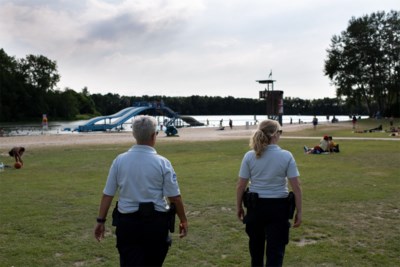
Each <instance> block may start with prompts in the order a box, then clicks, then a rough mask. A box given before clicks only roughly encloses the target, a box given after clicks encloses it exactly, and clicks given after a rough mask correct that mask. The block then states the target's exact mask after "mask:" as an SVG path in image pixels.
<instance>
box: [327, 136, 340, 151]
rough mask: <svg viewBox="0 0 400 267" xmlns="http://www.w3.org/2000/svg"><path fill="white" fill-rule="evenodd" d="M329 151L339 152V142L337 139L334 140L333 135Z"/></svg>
mask: <svg viewBox="0 0 400 267" xmlns="http://www.w3.org/2000/svg"><path fill="white" fill-rule="evenodd" d="M328 140H329V152H339V144H336V143H335V141H333V137H332V136H329V137H328Z"/></svg>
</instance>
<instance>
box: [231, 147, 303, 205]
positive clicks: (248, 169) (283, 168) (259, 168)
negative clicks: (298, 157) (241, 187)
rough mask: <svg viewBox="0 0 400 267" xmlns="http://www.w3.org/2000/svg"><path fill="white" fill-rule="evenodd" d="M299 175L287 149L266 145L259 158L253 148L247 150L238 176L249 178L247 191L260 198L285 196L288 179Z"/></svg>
mask: <svg viewBox="0 0 400 267" xmlns="http://www.w3.org/2000/svg"><path fill="white" fill-rule="evenodd" d="M298 176H300V174H299V171H298V169H297V165H296V161H295V159H294V157H293V155H292V153H290V152H289V151H287V150H283V149H281V148H280V147H279V146H278V145H268V146H267V147H266V148H265V150H264V152H263V154H262V155H261V157H260V158H258V159H257V158H256V154H255V151H254V150H251V151H248V152H247V153H246V154H245V155H244V157H243V160H242V164H241V166H240V171H239V177H241V178H244V179H250V185H249V191H250V192H255V193H258V195H259V197H260V198H285V197H287V195H288V192H289V190H288V180H287V179H291V178H295V177H298Z"/></svg>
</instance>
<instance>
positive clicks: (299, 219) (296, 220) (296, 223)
mask: <svg viewBox="0 0 400 267" xmlns="http://www.w3.org/2000/svg"><path fill="white" fill-rule="evenodd" d="M302 216H303V215H302V214H301V212H296V215H295V216H294V224H293V227H294V228H297V227H299V226H300V225H301V222H302Z"/></svg>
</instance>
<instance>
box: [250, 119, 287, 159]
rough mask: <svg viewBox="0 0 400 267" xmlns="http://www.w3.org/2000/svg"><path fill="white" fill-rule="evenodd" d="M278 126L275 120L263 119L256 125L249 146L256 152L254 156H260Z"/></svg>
mask: <svg viewBox="0 0 400 267" xmlns="http://www.w3.org/2000/svg"><path fill="white" fill-rule="evenodd" d="M279 128H280V126H279V123H278V122H277V121H274V120H264V121H262V122H261V123H260V124H259V125H258V129H257V131H255V132H254V134H253V136H252V137H251V139H250V144H249V145H250V148H251V149H253V150H254V152H255V153H256V158H260V157H261V155H262V153H263V152H264V149H265V147H266V146H268V145H269V144H270V143H271V138H272V137H273V136H274V135H275V134H276V133H277V131H278V130H279Z"/></svg>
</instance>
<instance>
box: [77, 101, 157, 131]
mask: <svg viewBox="0 0 400 267" xmlns="http://www.w3.org/2000/svg"><path fill="white" fill-rule="evenodd" d="M148 109H152V107H149V106H145V107H129V108H125V109H123V110H121V111H119V112H117V113H115V114H113V115H110V116H100V117H96V118H93V119H91V120H89V121H88V122H87V123H85V124H84V125H80V126H78V128H77V130H78V131H79V132H91V131H106V130H111V129H113V128H116V127H118V126H121V125H122V124H124V123H125V122H126V121H127V120H129V119H130V118H132V117H134V116H136V115H139V114H141V113H142V112H143V111H145V110H148ZM107 119H109V120H110V123H107ZM111 119H117V120H115V121H113V122H112V121H111ZM101 120H104V121H105V123H102V124H100V123H96V122H99V121H101Z"/></svg>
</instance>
